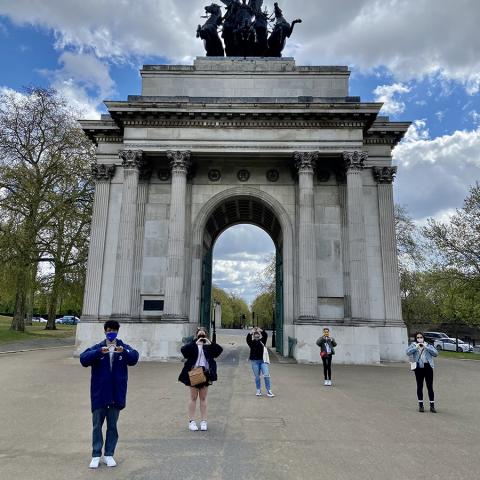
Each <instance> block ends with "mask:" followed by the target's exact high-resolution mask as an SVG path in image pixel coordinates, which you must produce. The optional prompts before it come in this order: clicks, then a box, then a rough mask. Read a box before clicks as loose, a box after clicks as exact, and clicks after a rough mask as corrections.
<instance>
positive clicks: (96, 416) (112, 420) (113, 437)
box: [92, 407, 120, 457]
mask: <svg viewBox="0 0 480 480" xmlns="http://www.w3.org/2000/svg"><path fill="white" fill-rule="evenodd" d="M119 415H120V410H119V409H118V408H115V407H103V408H98V409H97V410H94V411H93V413H92V420H93V434H92V457H101V456H102V447H103V435H102V427H103V422H104V421H105V418H106V419H107V435H106V437H107V438H106V441H105V456H106V457H113V454H114V453H115V447H116V446H117V442H118V431H117V421H118V416H119Z"/></svg>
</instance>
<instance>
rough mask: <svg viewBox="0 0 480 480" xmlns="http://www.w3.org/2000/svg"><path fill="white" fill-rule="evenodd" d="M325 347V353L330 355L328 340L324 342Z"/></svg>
mask: <svg viewBox="0 0 480 480" xmlns="http://www.w3.org/2000/svg"><path fill="white" fill-rule="evenodd" d="M325 348H326V350H327V354H328V355H330V354H331V353H332V348H331V347H330V342H329V341H328V340H327V341H326V342H325Z"/></svg>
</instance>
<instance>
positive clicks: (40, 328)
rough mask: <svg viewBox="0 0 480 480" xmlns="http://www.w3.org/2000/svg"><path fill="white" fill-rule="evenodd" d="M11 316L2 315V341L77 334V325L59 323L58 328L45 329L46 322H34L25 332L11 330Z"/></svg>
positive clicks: (0, 318) (63, 336) (0, 338)
mask: <svg viewBox="0 0 480 480" xmlns="http://www.w3.org/2000/svg"><path fill="white" fill-rule="evenodd" d="M11 323H12V318H11V317H4V316H1V315H0V343H7V342H17V341H21V340H29V339H34V338H67V337H71V336H73V335H75V330H76V326H75V325H57V330H45V324H44V323H35V322H34V323H33V325H32V326H31V327H25V332H14V331H13V330H10V325H11Z"/></svg>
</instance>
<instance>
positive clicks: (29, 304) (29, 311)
mask: <svg viewBox="0 0 480 480" xmlns="http://www.w3.org/2000/svg"><path fill="white" fill-rule="evenodd" d="M37 265H38V264H37V263H34V264H32V266H31V267H30V281H29V282H28V288H27V295H26V315H25V325H28V326H31V325H32V317H33V302H34V296H35V285H36V280H37V268H38V266H37Z"/></svg>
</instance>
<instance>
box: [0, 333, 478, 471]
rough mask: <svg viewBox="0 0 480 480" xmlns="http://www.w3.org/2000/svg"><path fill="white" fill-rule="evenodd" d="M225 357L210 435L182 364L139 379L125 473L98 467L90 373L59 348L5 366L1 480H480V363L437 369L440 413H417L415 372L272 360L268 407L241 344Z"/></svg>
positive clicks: (131, 400) (212, 398) (8, 360)
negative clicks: (194, 408) (194, 416)
mask: <svg viewBox="0 0 480 480" xmlns="http://www.w3.org/2000/svg"><path fill="white" fill-rule="evenodd" d="M219 342H220V343H222V344H223V346H224V347H225V352H224V354H223V355H222V356H221V357H220V362H219V381H218V382H217V383H216V384H215V385H214V386H212V387H211V388H210V392H209V431H208V432H189V431H188V429H187V416H186V401H187V389H186V388H185V387H184V386H183V385H182V384H180V383H178V382H177V377H178V374H179V372H180V369H181V366H182V365H181V363H180V362H179V363H140V364H139V365H138V366H136V367H133V368H131V370H130V380H129V395H128V405H127V408H126V409H125V410H124V411H123V412H122V413H121V415H120V420H119V432H120V441H119V444H118V447H117V452H116V459H117V461H118V466H117V467H116V468H114V469H107V468H106V467H105V466H102V467H101V468H100V469H99V470H97V471H91V470H90V469H89V468H88V463H89V461H90V450H91V446H90V436H91V414H90V399H89V380H90V372H89V369H84V368H82V367H81V366H80V365H79V362H78V359H73V358H72V357H71V353H72V352H71V350H70V349H69V348H65V349H55V350H45V351H35V352H26V353H18V354H12V355H9V354H6V355H0V385H1V386H2V389H1V393H0V412H1V423H0V478H1V479H2V480H14V479H15V480H18V479H20V480H30V479H37V480H44V479H45V480H46V479H49V480H52V479H61V480H74V479H90V478H92V479H93V478H95V479H106V478H108V479H115V480H122V479H129V480H146V479H152V480H153V479H155V480H159V479H160V480H162V479H166V480H170V479H172V480H173V479H175V480H178V479H180V480H187V479H195V480H198V479H199V478H202V479H209V480H210V479H214V480H217V479H225V480H226V479H232V480H236V479H242V480H248V479H295V480H296V479H313V478H314V479H329V480H332V479H333V480H347V479H348V480H352V479H355V480H377V479H382V480H383V479H386V478H387V479H393V480H396V479H399V480H400V479H401V480H404V479H405V478H418V477H419V476H422V477H425V478H427V479H429V480H435V479H438V480H445V479H450V478H460V479H476V478H479V477H480V474H479V473H478V471H479V459H478V458H479V457H478V445H479V443H480V403H479V396H480V395H479V394H480V363H479V362H473V361H458V360H444V359H441V360H439V361H438V364H437V368H436V369H435V387H436V395H437V402H436V403H437V409H438V413H437V414H431V413H428V412H426V413H423V414H421V413H418V412H417V411H416V399H415V381H414V378H413V374H412V373H411V372H410V371H409V368H408V365H407V364H402V365H388V366H375V367H373V366H372V367H358V366H356V367H349V366H335V364H334V366H333V377H334V387H332V388H329V387H324V386H323V385H322V383H323V382H322V378H321V376H322V374H321V369H320V367H319V366H310V365H295V364H283V363H282V364H280V363H273V364H272V365H271V375H272V383H273V390H274V392H275V393H276V395H277V396H276V397H275V398H272V399H270V398H267V397H265V396H263V397H260V398H258V397H256V396H255V386H254V382H253V377H252V373H251V369H250V366H249V364H248V361H247V355H248V351H247V347H246V346H245V343H244V339H243V337H242V336H238V335H237V336H228V337H223V336H222V337H219Z"/></svg>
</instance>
